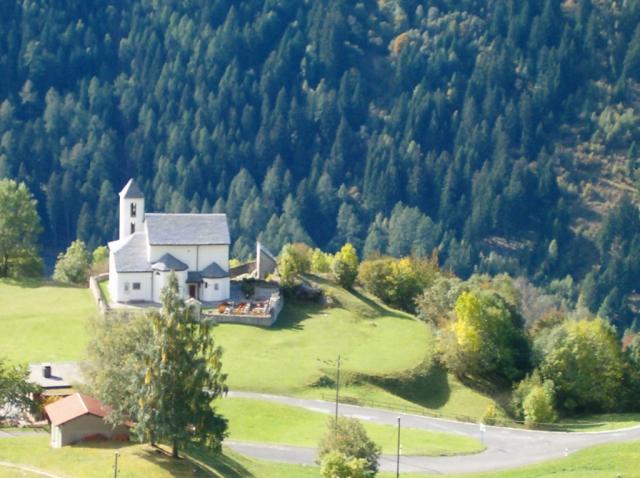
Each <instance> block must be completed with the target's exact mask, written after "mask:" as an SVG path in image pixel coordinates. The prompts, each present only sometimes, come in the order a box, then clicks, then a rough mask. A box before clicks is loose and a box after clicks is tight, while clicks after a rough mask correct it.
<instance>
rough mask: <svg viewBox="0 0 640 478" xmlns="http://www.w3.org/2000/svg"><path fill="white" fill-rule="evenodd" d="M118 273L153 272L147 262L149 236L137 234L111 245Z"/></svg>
mask: <svg viewBox="0 0 640 478" xmlns="http://www.w3.org/2000/svg"><path fill="white" fill-rule="evenodd" d="M109 248H111V250H113V251H114V252H113V256H114V259H115V263H116V271H117V272H151V264H149V262H148V261H147V235H146V234H145V233H144V232H136V233H135V234H132V235H130V236H129V237H127V238H126V239H123V240H121V241H114V242H111V243H109Z"/></svg>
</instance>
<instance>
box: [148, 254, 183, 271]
mask: <svg viewBox="0 0 640 478" xmlns="http://www.w3.org/2000/svg"><path fill="white" fill-rule="evenodd" d="M151 268H152V269H153V270H154V271H163V272H166V271H186V270H187V269H188V268H189V266H188V265H186V264H185V263H184V262H182V261H181V260H179V259H177V258H176V257H174V256H172V255H171V254H169V253H167V254H165V255H163V256H162V257H161V258H160V259H158V260H157V261H155V262H154V263H153V264H152V265H151Z"/></svg>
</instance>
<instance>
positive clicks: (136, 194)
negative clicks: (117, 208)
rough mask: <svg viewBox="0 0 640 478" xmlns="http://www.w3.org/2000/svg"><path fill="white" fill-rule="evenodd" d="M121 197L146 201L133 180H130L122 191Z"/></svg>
mask: <svg viewBox="0 0 640 478" xmlns="http://www.w3.org/2000/svg"><path fill="white" fill-rule="evenodd" d="M120 196H122V197H123V198H126V199H144V194H142V191H140V188H139V187H138V185H137V184H136V182H135V181H134V180H133V178H131V179H129V182H128V183H127V184H125V186H124V188H123V189H122V191H120Z"/></svg>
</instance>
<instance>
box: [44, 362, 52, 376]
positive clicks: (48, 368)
mask: <svg viewBox="0 0 640 478" xmlns="http://www.w3.org/2000/svg"><path fill="white" fill-rule="evenodd" d="M42 376H43V377H44V378H51V365H49V364H45V365H43V366H42Z"/></svg>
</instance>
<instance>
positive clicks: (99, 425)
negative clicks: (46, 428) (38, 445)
mask: <svg viewBox="0 0 640 478" xmlns="http://www.w3.org/2000/svg"><path fill="white" fill-rule="evenodd" d="M96 433H100V434H102V435H104V436H106V437H107V438H113V437H114V436H115V435H121V434H128V429H127V427H125V426H117V427H115V428H114V427H113V426H112V425H110V424H108V423H106V422H105V421H104V420H103V419H102V418H100V417H96V416H94V415H83V416H81V417H78V418H76V419H74V420H71V421H69V422H67V423H63V424H62V425H60V426H55V425H54V426H52V427H51V446H52V447H53V448H60V447H63V446H65V445H69V444H71V443H75V442H78V441H81V440H82V439H84V438H85V437H87V436H89V435H94V434H96Z"/></svg>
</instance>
